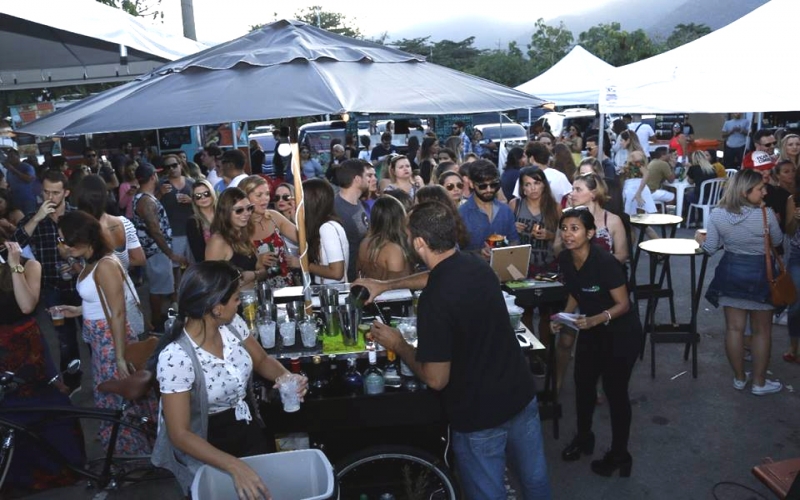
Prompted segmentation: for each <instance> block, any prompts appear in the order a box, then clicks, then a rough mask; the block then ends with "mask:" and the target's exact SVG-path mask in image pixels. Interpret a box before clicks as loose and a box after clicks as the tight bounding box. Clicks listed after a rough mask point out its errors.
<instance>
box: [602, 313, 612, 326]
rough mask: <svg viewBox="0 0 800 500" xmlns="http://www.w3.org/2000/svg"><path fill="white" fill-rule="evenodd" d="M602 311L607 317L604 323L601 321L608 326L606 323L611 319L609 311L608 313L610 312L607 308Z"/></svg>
mask: <svg viewBox="0 0 800 500" xmlns="http://www.w3.org/2000/svg"><path fill="white" fill-rule="evenodd" d="M603 312H604V313H605V314H606V317H607V318H608V319H607V320H606V322H605V323H603V324H604V325H606V326H608V323H609V321H611V313H610V312H608V309H606V310H605V311H603Z"/></svg>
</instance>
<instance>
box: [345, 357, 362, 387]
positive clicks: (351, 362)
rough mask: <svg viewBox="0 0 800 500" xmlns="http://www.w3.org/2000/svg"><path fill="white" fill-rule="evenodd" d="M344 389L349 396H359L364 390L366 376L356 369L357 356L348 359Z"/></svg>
mask: <svg viewBox="0 0 800 500" xmlns="http://www.w3.org/2000/svg"><path fill="white" fill-rule="evenodd" d="M344 389H345V392H346V393H347V395H348V396H358V395H359V394H361V392H362V391H363V390H364V377H362V376H361V374H360V373H358V370H357V369H356V358H348V359H347V371H345V373H344Z"/></svg>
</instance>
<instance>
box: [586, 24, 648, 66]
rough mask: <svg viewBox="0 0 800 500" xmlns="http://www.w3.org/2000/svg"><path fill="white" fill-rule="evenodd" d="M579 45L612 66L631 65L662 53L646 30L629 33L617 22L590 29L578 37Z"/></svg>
mask: <svg viewBox="0 0 800 500" xmlns="http://www.w3.org/2000/svg"><path fill="white" fill-rule="evenodd" d="M578 43H579V44H580V45H582V46H583V48H584V49H586V50H588V51H589V52H591V53H592V54H594V55H596V56H597V57H599V58H600V59H602V60H604V61H605V62H607V63H609V64H611V65H612V66H623V65H625V64H630V63H633V62H636V61H639V60H641V59H646V58H648V57H651V56H654V55H656V54H657V53H658V52H659V51H660V50H659V49H660V48H659V47H658V45H657V44H655V43H654V42H653V40H651V39H650V37H648V36H647V33H645V32H644V30H641V29H638V30H636V31H634V32H632V33H628V32H627V31H625V30H623V29H622V28H621V26H620V24H619V23H616V22H615V23H605V24H603V23H601V24H598V25H597V26H593V27H591V28H589V29H588V30H586V31H584V32H582V33H581V34H580V35H578Z"/></svg>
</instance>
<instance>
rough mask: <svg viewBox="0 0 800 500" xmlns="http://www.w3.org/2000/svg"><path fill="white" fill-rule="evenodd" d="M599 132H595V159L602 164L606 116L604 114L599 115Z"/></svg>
mask: <svg viewBox="0 0 800 500" xmlns="http://www.w3.org/2000/svg"><path fill="white" fill-rule="evenodd" d="M599 128H600V130H598V131H597V159H598V160H599V161H600V163H602V162H603V160H604V159H605V154H603V151H604V149H603V146H604V144H603V143H604V142H605V140H606V134H605V131H606V115H605V114H604V113H600V126H599Z"/></svg>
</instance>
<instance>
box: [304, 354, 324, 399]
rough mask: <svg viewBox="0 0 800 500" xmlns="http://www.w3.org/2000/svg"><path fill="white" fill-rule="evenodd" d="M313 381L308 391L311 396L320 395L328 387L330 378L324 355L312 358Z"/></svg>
mask: <svg viewBox="0 0 800 500" xmlns="http://www.w3.org/2000/svg"><path fill="white" fill-rule="evenodd" d="M311 364H312V365H311V367H312V369H311V370H310V371H311V377H312V378H311V381H310V382H309V384H308V392H309V394H310V396H311V397H317V398H318V397H320V396H322V395H323V394H324V393H325V390H326V389H327V387H328V378H327V373H326V372H327V371H328V370H326V368H327V367H326V366H325V364H324V363H323V362H322V356H314V357H313V358H312V360H311Z"/></svg>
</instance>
